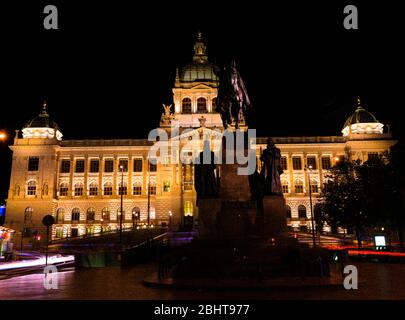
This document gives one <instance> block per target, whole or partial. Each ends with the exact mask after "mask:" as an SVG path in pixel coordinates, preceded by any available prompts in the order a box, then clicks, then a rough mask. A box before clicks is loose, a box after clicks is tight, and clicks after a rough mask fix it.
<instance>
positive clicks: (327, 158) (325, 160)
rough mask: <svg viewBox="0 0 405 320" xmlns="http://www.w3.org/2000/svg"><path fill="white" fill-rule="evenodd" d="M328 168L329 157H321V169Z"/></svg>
mask: <svg viewBox="0 0 405 320" xmlns="http://www.w3.org/2000/svg"><path fill="white" fill-rule="evenodd" d="M330 167H331V164H330V157H329V156H323V157H322V169H324V170H329V169H330Z"/></svg>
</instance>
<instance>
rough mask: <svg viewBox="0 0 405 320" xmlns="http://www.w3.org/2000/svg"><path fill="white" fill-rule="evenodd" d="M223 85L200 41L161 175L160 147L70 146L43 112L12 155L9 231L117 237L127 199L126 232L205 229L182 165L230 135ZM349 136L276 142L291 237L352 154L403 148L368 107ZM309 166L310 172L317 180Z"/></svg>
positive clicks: (180, 84) (180, 76) (164, 125)
mask: <svg viewBox="0 0 405 320" xmlns="http://www.w3.org/2000/svg"><path fill="white" fill-rule="evenodd" d="M217 80H218V79H217V78H216V75H215V73H214V65H213V64H212V63H210V62H209V60H208V56H207V53H206V47H205V45H204V43H203V41H202V39H201V36H199V38H198V39H197V41H196V43H195V45H194V56H193V61H192V62H190V63H189V64H187V65H186V66H184V67H183V68H181V69H180V70H177V72H176V79H175V85H174V88H173V101H174V106H173V107H169V106H164V113H163V114H162V117H161V122H160V129H161V130H164V131H166V132H167V133H168V140H167V142H164V144H166V145H167V147H168V149H169V152H171V154H172V157H167V158H166V159H163V161H161V162H159V163H158V164H157V165H156V166H155V165H153V164H150V162H149V160H148V159H149V151H150V150H151V148H153V146H154V145H155V143H156V142H155V141H148V140H147V139H129V140H116V139H115V140H63V139H62V133H61V130H60V129H59V127H58V125H57V124H56V123H55V122H54V121H52V120H51V118H50V117H49V114H48V113H47V109H46V105H44V109H43V111H42V112H41V114H40V115H39V116H37V117H36V118H34V119H33V120H31V121H30V122H28V123H27V125H26V126H25V127H24V128H23V130H22V137H20V135H19V133H18V132H17V133H16V137H15V140H14V144H13V145H12V146H11V149H12V150H13V164H12V174H11V180H10V188H9V193H8V199H7V216H6V226H7V227H10V228H12V229H15V230H17V231H19V232H20V231H22V230H25V233H26V235H27V236H28V237H27V238H29V236H30V234H31V235H33V234H34V235H35V231H38V232H40V233H41V232H43V230H44V227H43V226H42V223H41V220H42V217H43V216H44V215H46V214H52V215H54V217H55V219H56V224H55V225H54V227H53V237H54V238H61V237H67V236H76V235H83V234H91V233H97V232H100V230H114V229H117V228H118V227H119V214H120V193H121V192H122V193H123V215H124V216H123V221H124V228H126V227H131V226H133V224H134V223H135V222H136V223H137V224H139V223H145V222H146V221H148V215H149V220H150V222H151V223H153V224H154V225H161V224H168V223H169V219H170V221H171V223H172V225H173V228H178V227H179V226H181V225H183V224H184V217H185V216H193V217H194V221H196V220H197V219H198V208H196V203H195V199H196V193H195V190H194V183H193V176H194V172H193V165H192V164H191V163H188V164H187V163H184V161H183V162H180V161H178V162H176V161H173V160H176V159H177V160H179V159H183V158H188V159H191V158H193V157H195V156H196V154H197V153H198V152H200V151H201V150H202V145H203V141H204V140H205V139H208V140H210V141H211V148H212V149H213V150H214V151H216V150H219V146H220V141H221V131H222V130H223V127H222V121H221V117H220V115H219V114H218V113H216V112H215V111H214V110H215V101H216V94H217V85H218V83H217ZM342 133H343V135H342V136H317V137H274V139H273V140H274V142H275V143H276V145H277V147H279V148H280V149H281V153H282V167H283V169H284V173H283V174H282V176H281V181H282V188H283V192H284V194H285V197H286V201H287V205H288V208H287V209H288V210H287V211H288V225H289V226H290V227H291V228H293V229H295V230H299V229H305V230H306V229H307V228H308V227H310V221H311V220H310V202H309V190H310V188H311V191H312V195H313V198H314V199H313V202H314V205H315V210H316V202H317V197H318V196H319V193H320V190H321V187H322V185H323V183H324V179H325V175H326V174H327V173H328V169H329V168H330V167H332V166H333V165H334V164H335V162H336V161H338V159H339V157H342V156H344V155H345V154H346V153H347V151H348V150H350V155H351V157H352V158H354V159H360V160H362V161H365V160H367V159H368V158H369V157H373V156H375V155H378V154H379V153H381V152H383V151H386V150H387V149H389V147H390V146H391V145H393V144H394V143H395V141H394V140H393V139H392V137H391V134H390V133H389V132H385V133H384V132H383V124H381V123H379V122H378V121H377V120H376V119H375V117H374V116H373V115H371V114H370V113H369V112H367V111H366V110H365V109H364V108H362V107H361V104H360V101H358V106H357V109H356V110H355V112H354V114H353V115H352V116H350V117H349V118H348V120H347V121H346V124H345V125H344V128H343V130H342ZM265 147H266V138H258V139H257V143H256V150H257V156H259V153H260V149H264V148H265ZM306 166H308V167H309V166H311V168H312V169H311V171H310V172H308V171H306V170H305V168H306ZM148 198H149V199H148ZM148 200H149V201H148ZM148 203H149V205H148ZM148 208H149V210H148ZM170 214H172V216H171V218H169V216H170ZM138 217H139V219H140V220H137V218H138ZM33 232H34V233H33Z"/></svg>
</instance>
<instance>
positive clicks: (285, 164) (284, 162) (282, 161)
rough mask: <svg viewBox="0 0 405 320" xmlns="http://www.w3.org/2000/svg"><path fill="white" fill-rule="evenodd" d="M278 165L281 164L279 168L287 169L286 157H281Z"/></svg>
mask: <svg viewBox="0 0 405 320" xmlns="http://www.w3.org/2000/svg"><path fill="white" fill-rule="evenodd" d="M280 165H281V169H283V170H287V157H281V159H280Z"/></svg>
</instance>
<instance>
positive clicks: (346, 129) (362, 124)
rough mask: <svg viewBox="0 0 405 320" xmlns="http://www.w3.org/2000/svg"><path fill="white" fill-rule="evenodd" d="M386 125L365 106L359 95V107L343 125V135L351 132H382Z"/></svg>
mask: <svg viewBox="0 0 405 320" xmlns="http://www.w3.org/2000/svg"><path fill="white" fill-rule="evenodd" d="M383 127H384V125H383V124H382V123H380V122H379V121H378V120H377V119H376V117H375V116H374V115H373V114H372V113H371V112H368V111H367V110H366V109H364V108H363V106H362V105H361V102H360V97H357V108H356V110H355V111H354V113H353V114H352V115H351V116H350V117H349V118H348V119H347V120H346V122H345V124H344V126H343V130H342V133H343V136H348V135H349V134H356V133H361V134H367V133H374V134H376V133H377V134H382V133H383Z"/></svg>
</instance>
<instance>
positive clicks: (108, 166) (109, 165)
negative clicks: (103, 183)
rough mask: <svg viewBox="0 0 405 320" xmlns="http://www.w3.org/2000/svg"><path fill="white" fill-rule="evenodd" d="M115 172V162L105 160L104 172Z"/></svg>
mask: <svg viewBox="0 0 405 320" xmlns="http://www.w3.org/2000/svg"><path fill="white" fill-rule="evenodd" d="M113 171H114V160H113V159H107V160H104V172H113Z"/></svg>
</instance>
